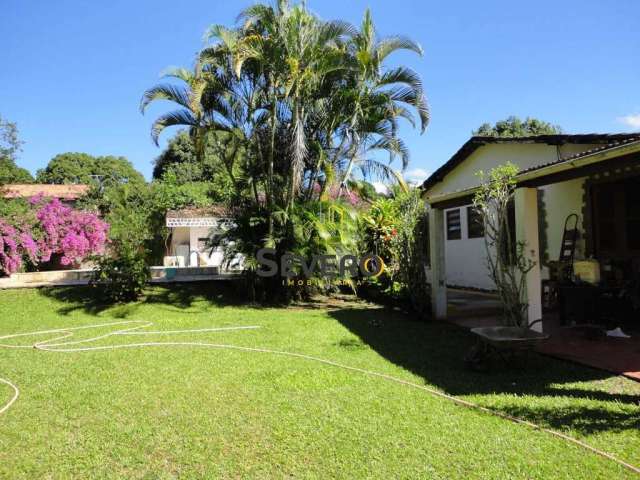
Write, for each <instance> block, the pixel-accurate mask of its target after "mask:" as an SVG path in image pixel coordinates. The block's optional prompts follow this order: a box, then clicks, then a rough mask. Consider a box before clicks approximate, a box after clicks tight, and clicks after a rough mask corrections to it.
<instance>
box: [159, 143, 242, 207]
mask: <svg viewBox="0 0 640 480" xmlns="http://www.w3.org/2000/svg"><path fill="white" fill-rule="evenodd" d="M216 143H217V142H212V143H211V144H210V145H209V146H208V147H207V149H206V152H205V155H204V157H203V158H200V157H198V155H197V154H196V147H195V145H194V143H193V140H192V138H191V137H190V136H189V134H188V133H187V132H184V131H181V132H178V134H177V135H176V136H175V137H173V138H172V139H171V140H170V141H169V143H168V145H167V148H165V150H164V151H163V152H162V153H161V154H160V156H159V157H158V158H157V159H156V161H155V166H154V169H153V178H154V180H160V181H161V182H162V183H171V184H174V185H179V186H182V185H188V184H190V183H202V182H208V183H210V184H211V191H212V194H213V196H214V197H215V198H214V199H213V200H214V201H217V202H221V201H228V200H230V198H231V196H232V194H233V191H234V185H233V179H234V178H235V176H236V175H239V170H238V167H236V168H235V172H233V173H234V175H233V176H232V175H230V174H229V172H228V171H227V169H226V167H225V166H224V165H223V162H222V160H221V159H220V157H219V156H218V155H217V154H216V153H215V151H214V150H215V149H216ZM221 150H224V148H221ZM216 193H217V194H216Z"/></svg>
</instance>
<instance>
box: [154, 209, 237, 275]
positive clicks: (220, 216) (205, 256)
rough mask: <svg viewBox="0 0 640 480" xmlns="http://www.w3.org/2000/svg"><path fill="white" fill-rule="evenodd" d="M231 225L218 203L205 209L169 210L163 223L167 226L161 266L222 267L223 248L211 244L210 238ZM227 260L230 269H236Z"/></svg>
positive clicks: (226, 212)
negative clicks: (163, 257)
mask: <svg viewBox="0 0 640 480" xmlns="http://www.w3.org/2000/svg"><path fill="white" fill-rule="evenodd" d="M230 225H232V221H231V219H230V217H229V212H228V211H227V210H226V209H225V208H224V207H223V206H220V205H214V206H211V207H206V208H185V209H182V210H169V211H168V212H167V214H166V226H167V227H168V228H169V229H170V235H169V240H168V245H167V254H168V256H167V257H165V262H164V263H165V266H179V267H218V268H222V267H223V266H224V265H223V260H224V250H223V248H222V247H221V246H212V240H214V239H215V237H216V236H220V235H222V234H223V233H224V231H225V230H226V229H227V228H229V226H230ZM238 267H239V262H237V261H234V262H231V265H230V268H238Z"/></svg>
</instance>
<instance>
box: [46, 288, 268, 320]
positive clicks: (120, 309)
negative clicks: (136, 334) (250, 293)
mask: <svg viewBox="0 0 640 480" xmlns="http://www.w3.org/2000/svg"><path fill="white" fill-rule="evenodd" d="M240 288H241V287H240V285H239V284H238V283H237V282H234V281H229V280H226V281H217V282H216V281H207V282H190V283H180V284H178V283H176V284H168V285H153V286H150V287H149V288H148V289H147V290H146V291H145V294H144V296H143V297H141V298H140V300H138V301H137V302H131V303H126V304H114V303H109V302H106V301H105V300H104V295H103V294H102V289H101V288H100V287H91V286H80V287H76V286H74V287H56V288H41V289H39V290H38V292H39V293H40V294H41V295H43V296H45V297H48V298H53V299H55V300H57V301H59V302H61V303H63V304H64V305H62V306H61V307H60V308H58V310H57V311H58V313H60V314H61V315H69V314H71V313H73V312H75V311H83V312H84V313H87V314H89V315H98V314H100V313H101V312H103V311H105V310H107V309H110V314H111V316H113V317H115V318H127V317H129V316H130V315H132V314H133V313H135V312H136V311H137V310H138V308H140V307H141V306H142V305H155V306H156V308H159V309H164V310H171V311H180V312H182V313H185V314H188V313H200V312H201V311H204V310H206V309H207V308H209V307H212V306H216V307H225V306H245V307H255V308H260V307H259V306H258V305H251V304H247V302H246V300H244V299H243V295H242V292H241V291H240ZM202 303H204V304H202ZM196 304H199V306H200V308H199V309H197V310H193V309H194V308H195V306H196Z"/></svg>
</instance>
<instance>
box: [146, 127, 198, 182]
mask: <svg viewBox="0 0 640 480" xmlns="http://www.w3.org/2000/svg"><path fill="white" fill-rule="evenodd" d="M197 163H198V162H197V158H196V149H195V146H194V145H193V141H192V140H191V138H190V137H189V134H188V133H187V132H184V131H181V132H178V134H177V135H176V136H174V137H173V138H172V139H171V140H169V143H168V144H167V147H166V148H165V149H164V150H163V151H162V153H161V154H160V155H159V156H158V158H156V159H155V161H154V166H153V179H154V180H161V179H162V177H163V176H164V174H165V173H166V172H167V171H168V170H169V169H171V170H173V172H174V174H175V175H176V177H178V175H179V174H180V170H181V169H183V168H187V169H189V170H191V167H190V165H196V164H197ZM174 167H175V168H174ZM198 168H200V172H199V173H200V175H202V170H201V167H200V166H199V167H198ZM185 180H186V181H193V180H194V178H192V175H191V173H189V175H187V178H185ZM180 183H184V182H182V180H180Z"/></svg>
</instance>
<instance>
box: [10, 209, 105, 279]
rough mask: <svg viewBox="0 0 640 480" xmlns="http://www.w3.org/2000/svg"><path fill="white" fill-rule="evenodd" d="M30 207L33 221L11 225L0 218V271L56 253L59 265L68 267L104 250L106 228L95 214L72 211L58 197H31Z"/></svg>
mask: <svg viewBox="0 0 640 480" xmlns="http://www.w3.org/2000/svg"><path fill="white" fill-rule="evenodd" d="M31 205H32V208H34V209H35V210H36V214H35V220H32V221H29V220H27V219H26V218H23V219H21V220H15V219H14V222H13V223H14V224H13V225H12V224H11V223H9V221H7V220H6V219H2V218H0V272H3V273H5V274H6V275H10V274H12V273H14V272H16V271H18V270H19V269H20V267H21V266H22V263H23V260H24V259H25V258H27V259H29V260H30V261H31V262H32V263H33V264H37V263H39V262H48V261H49V260H50V259H51V255H53V254H59V255H61V259H60V263H62V264H63V265H71V264H73V263H77V262H80V261H82V260H83V259H85V258H87V257H88V256H89V255H92V254H98V253H102V252H103V251H104V246H105V244H106V242H107V230H108V229H109V225H108V224H107V223H105V222H103V221H102V220H100V219H99V218H98V216H97V215H95V214H93V213H88V212H82V211H79V210H75V209H73V208H71V207H69V206H67V205H64V204H63V203H62V202H60V200H58V199H57V198H54V199H52V200H49V201H45V200H44V199H43V198H42V197H34V198H32V199H31ZM29 223H33V225H30V224H29Z"/></svg>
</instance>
